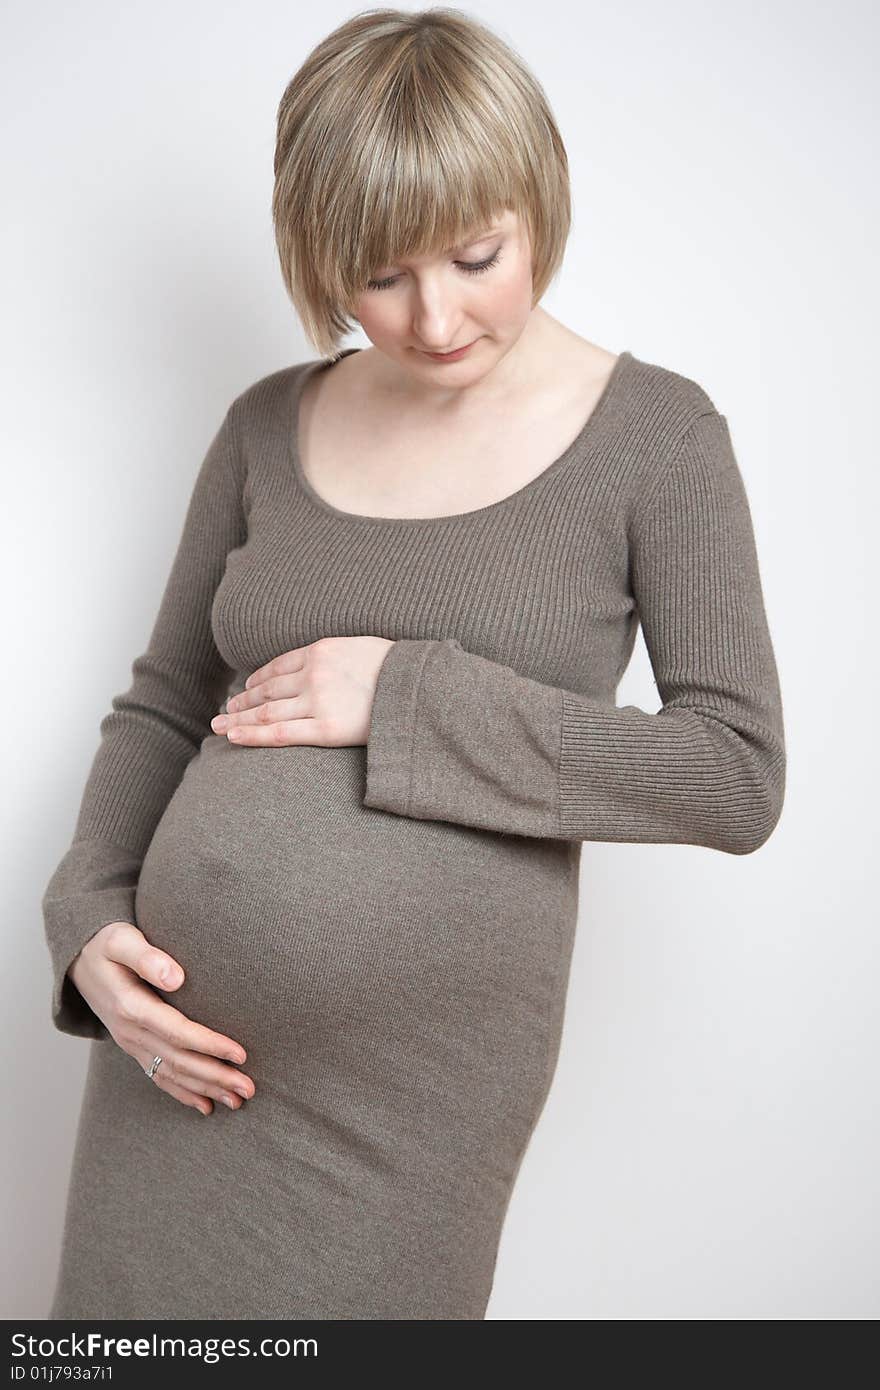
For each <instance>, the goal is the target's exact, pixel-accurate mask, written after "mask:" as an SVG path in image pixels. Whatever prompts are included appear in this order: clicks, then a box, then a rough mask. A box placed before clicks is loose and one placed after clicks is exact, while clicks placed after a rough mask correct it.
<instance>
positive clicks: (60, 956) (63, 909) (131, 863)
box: [42, 840, 141, 1039]
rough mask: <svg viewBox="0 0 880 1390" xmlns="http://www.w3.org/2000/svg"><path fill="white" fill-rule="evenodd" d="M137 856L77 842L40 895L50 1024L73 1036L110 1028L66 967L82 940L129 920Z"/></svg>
mask: <svg viewBox="0 0 880 1390" xmlns="http://www.w3.org/2000/svg"><path fill="white" fill-rule="evenodd" d="M140 863H141V861H140V858H139V857H138V856H136V855H133V854H131V852H130V851H129V850H126V849H124V848H122V847H121V846H118V845H111V844H109V843H108V842H106V841H100V840H78V841H75V842H74V844H73V845H72V846H71V847H70V849H69V850H68V852H67V854H66V855H65V856H64V858H63V859H62V861H61V863H60V864H59V866H58V868H57V869H56V871H55V873H54V874H53V876H52V879H51V880H50V882H49V885H48V887H47V888H46V891H45V893H44V895H43V900H42V909H43V922H44V931H45V936H46V941H47V944H48V947H49V954H50V957H51V963H52V1004H51V1014H52V1023H53V1024H54V1026H55V1028H57V1029H58V1031H59V1032H61V1033H68V1034H70V1035H71V1036H72V1037H79V1038H97V1039H104V1038H109V1037H110V1032H109V1030H108V1029H107V1028H106V1027H105V1025H104V1024H103V1022H102V1021H101V1019H99V1018H98V1015H97V1014H96V1013H95V1012H94V1010H93V1009H91V1008H90V1007H89V1005H88V1004H87V1003H86V1001H85V999H84V998H83V996H82V995H81V994H80V992H79V990H78V989H77V988H76V985H75V984H74V983H73V981H72V980H71V978H70V976H69V975H68V973H67V972H68V970H69V968H70V966H71V965H72V964H73V961H74V960H75V959H76V957H77V956H78V955H79V953H80V951H81V950H82V948H83V946H85V944H86V942H87V941H90V940H91V938H92V937H93V936H94V935H95V933H96V932H98V931H100V930H101V928H102V927H105V926H107V925H108V924H109V923H110V922H131V923H132V925H133V926H136V925H137V924H136V922H135V917H134V898H135V891H136V883H137V875H138V872H139V869H140Z"/></svg>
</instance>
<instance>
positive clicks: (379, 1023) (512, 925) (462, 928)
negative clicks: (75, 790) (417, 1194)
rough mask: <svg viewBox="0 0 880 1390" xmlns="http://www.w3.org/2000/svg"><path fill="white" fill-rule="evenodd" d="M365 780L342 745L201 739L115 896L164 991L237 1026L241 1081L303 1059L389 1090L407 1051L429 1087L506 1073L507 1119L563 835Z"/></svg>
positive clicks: (572, 869)
mask: <svg viewBox="0 0 880 1390" xmlns="http://www.w3.org/2000/svg"><path fill="white" fill-rule="evenodd" d="M365 777H366V749H365V748H364V747H362V746H361V747H350V748H323V747H317V746H312V745H306V746H302V747H294V748H242V747H237V748H236V747H235V746H233V745H232V744H230V743H228V742H227V740H225V739H221V738H218V737H217V736H215V735H211V736H209V737H208V738H207V739H206V740H205V741H204V742H203V744H202V747H201V750H200V752H199V753H198V755H197V756H196V757H195V758H194V759H193V760H192V762H191V763H190V764H189V765H188V766H187V768H186V771H185V773H184V776H183V779H182V781H181V783H180V785H179V786H178V788H177V790H176V792H175V794H174V796H173V797H172V799H171V801H170V802H169V804H168V807H167V808H166V811H165V814H164V816H163V817H162V819H161V821H160V823H159V825H158V826H157V828H156V831H155V834H154V836H153V839H152V841H151V844H150V847H149V849H148V852H147V855H146V857H145V860H144V864H143V867H142V870H141V874H140V880H139V884H138V891H137V898H136V904H135V908H136V914H137V920H138V924H139V926H140V927H141V930H142V931H143V932H144V934H145V935H146V937H147V939H148V940H149V941H150V942H151V943H152V944H154V945H156V946H159V947H161V948H162V949H164V950H167V951H168V952H170V954H171V955H173V956H174V957H175V958H176V959H177V960H178V961H179V962H180V964H181V965H182V966H183V968H184V970H185V971H186V981H185V984H184V985H183V987H182V988H181V989H179V990H175V991H173V992H171V993H169V994H168V995H166V996H165V997H166V998H167V999H168V1002H169V1003H172V1004H174V1005H175V1007H177V1008H179V1009H180V1010H181V1011H182V1012H184V1013H185V1014H187V1016H188V1017H190V1018H193V1019H195V1020H197V1021H198V1022H200V1023H204V1024H206V1025H208V1026H209V1027H212V1028H216V1029H217V1030H218V1031H220V1032H222V1033H224V1034H228V1035H229V1036H231V1037H233V1038H235V1039H236V1040H238V1041H240V1042H241V1043H242V1044H243V1045H244V1047H245V1048H246V1049H247V1050H248V1054H249V1056H248V1062H247V1064H246V1069H247V1070H248V1073H249V1074H250V1075H252V1076H253V1077H254V1080H255V1081H256V1083H257V1086H258V1088H259V1087H260V1084H261V1080H262V1081H265V1080H267V1079H268V1080H270V1081H271V1084H273V1085H277V1086H280V1087H283V1086H284V1085H285V1084H287V1082H286V1081H285V1077H289V1076H290V1075H291V1074H294V1073H295V1074H296V1075H297V1076H298V1077H299V1078H301V1079H302V1078H304V1077H307V1076H308V1075H309V1074H310V1069H311V1075H312V1079H313V1081H314V1084H315V1086H316V1088H317V1087H320V1089H321V1091H322V1093H323V1094H326V1087H327V1086H328V1085H329V1084H333V1082H334V1080H335V1082H336V1084H343V1085H348V1086H351V1084H352V1081H353V1077H355V1076H357V1075H362V1076H363V1077H364V1079H365V1080H369V1078H370V1077H375V1075H376V1070H375V1069H376V1067H380V1068H382V1075H383V1077H384V1078H385V1079H386V1081H387V1082H388V1084H392V1081H391V1070H392V1068H393V1070H394V1076H395V1077H396V1078H397V1080H396V1081H395V1082H394V1083H393V1084H395V1085H398V1086H399V1087H400V1088H403V1089H404V1090H405V1089H406V1087H407V1085H409V1084H411V1075H412V1073H411V1072H410V1070H409V1069H410V1067H412V1068H415V1069H419V1068H421V1069H422V1070H421V1073H420V1074H421V1075H422V1077H423V1082H422V1084H426V1083H425V1082H424V1077H425V1074H426V1073H425V1067H426V1066H427V1067H429V1074H430V1075H431V1076H433V1077H434V1078H435V1084H436V1085H437V1086H452V1085H459V1084H462V1083H463V1084H465V1085H467V1084H469V1081H473V1082H474V1083H475V1084H476V1083H477V1082H479V1084H480V1085H482V1086H485V1085H486V1084H488V1083H491V1081H492V1078H494V1083H495V1084H497V1085H498V1086H506V1087H509V1086H510V1085H511V1084H512V1083H514V1084H515V1083H516V1080H517V1077H518V1078H519V1084H520V1085H521V1087H522V1096H523V1104H524V1107H525V1109H524V1118H525V1115H526V1114H529V1115H530V1114H531V1113H532V1111H533V1106H534V1102H535V1099H536V1098H537V1096H538V1095H539V1093H540V1090H541V1086H542V1084H543V1080H544V1075H545V1065H546V1060H547V1046H548V1037H549V1033H548V1030H551V1031H552V1027H553V1018H552V1016H553V1011H554V1006H555V1000H556V999H557V987H558V986H559V984H560V971H561V970H564V968H565V967H566V966H567V963H568V956H569V951H570V947H571V933H572V931H573V924H574V918H575V915H576V896H577V865H576V862H574V861H573V857H572V853H571V847H570V846H569V845H567V844H566V843H565V842H564V841H551V840H546V841H538V840H533V839H527V838H525V837H520V836H511V835H500V834H494V833H490V832H486V831H484V830H480V829H476V828H471V827H467V826H460V825H454V824H452V823H451V822H447V821H422V820H416V819H411V818H409V817H405V816H397V815H394V814H392V813H390V812H389V813H386V812H384V811H381V810H378V809H376V808H372V807H366V806H364V805H363V795H364V788H365ZM557 1022H558V1019H557ZM550 1041H551V1043H552V1041H553V1039H552V1038H550ZM366 1057H369V1059H370V1065H369V1067H366V1066H364V1058H366ZM361 1067H363V1070H362V1071H361V1070H360V1068H361ZM340 1073H342V1075H340Z"/></svg>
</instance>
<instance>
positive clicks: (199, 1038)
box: [131, 990, 247, 1063]
mask: <svg viewBox="0 0 880 1390" xmlns="http://www.w3.org/2000/svg"><path fill="white" fill-rule="evenodd" d="M142 995H143V997H141V995H139V996H138V999H137V1002H136V1004H135V1005H134V1014H133V1017H132V1018H131V1022H132V1023H133V1024H134V1025H135V1027H137V1028H142V1029H144V1031H145V1032H148V1033H154V1034H156V1036H157V1037H160V1038H163V1039H164V1040H165V1046H166V1049H167V1048H168V1047H169V1046H170V1047H171V1048H174V1049H176V1050H177V1051H178V1052H203V1053H205V1054H206V1055H207V1056H209V1057H222V1058H223V1060H224V1061H226V1062H234V1063H242V1062H245V1061H246V1060H247V1053H246V1051H245V1049H244V1048H243V1047H242V1046H241V1045H240V1044H239V1043H237V1042H233V1040H232V1038H227V1037H226V1036H225V1035H224V1034H223V1033H215V1031H214V1029H213V1028H206V1027H205V1026H204V1024H202V1023H196V1022H195V1020H194V1019H191V1018H187V1016H186V1014H183V1013H181V1012H180V1010H179V1009H175V1008H174V1006H173V1004H166V1003H165V1001H164V999H162V998H161V996H160V995H158V994H151V993H150V992H149V991H147V990H144V991H142Z"/></svg>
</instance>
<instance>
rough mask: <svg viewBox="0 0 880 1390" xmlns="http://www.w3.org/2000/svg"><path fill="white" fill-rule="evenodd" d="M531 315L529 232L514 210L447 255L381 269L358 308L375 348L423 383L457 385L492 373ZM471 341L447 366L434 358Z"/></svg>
mask: <svg viewBox="0 0 880 1390" xmlns="http://www.w3.org/2000/svg"><path fill="white" fill-rule="evenodd" d="M469 267H470V268H469ZM531 311H532V256H531V246H530V244H529V237H528V231H527V228H526V226H525V224H524V223H522V222H521V221H520V219H519V218H518V217H517V216H516V214H515V213H513V212H511V211H509V210H508V211H506V212H504V213H503V214H502V215H501V216H500V217H498V218H497V219H496V220H495V221H494V222H493V223H492V224H491V225H490V226H489V227H486V228H476V229H475V235H474V236H473V237H472V238H471V239H470V240H468V241H466V242H464V243H462V245H460V246H457V247H455V248H454V249H452V250H450V251H448V252H447V253H446V254H445V255H439V256H421V257H416V258H413V259H402V260H399V261H395V262H394V263H393V264H389V265H383V266H377V267H376V269H375V271H374V273H373V276H372V278H371V280H370V282H369V284H368V286H367V288H366V289H365V290H363V292H362V293H361V294H360V296H359V297H358V299H357V300H356V303H355V315H356V317H357V319H358V322H359V323H360V325H361V327H362V328H363V330H364V332H365V333H366V335H367V337H368V338H369V339H370V341H371V342H372V343H373V344H374V346H375V347H377V348H378V349H379V350H380V351H381V352H384V353H385V354H386V355H387V356H388V357H390V358H392V359H393V360H394V361H395V362H397V363H399V364H400V366H401V367H402V368H403V369H404V370H405V371H407V372H408V373H410V374H412V375H414V376H415V377H417V378H418V379H419V380H420V381H422V382H425V383H426V384H435V385H438V386H442V385H449V386H455V387H460V386H465V385H468V384H469V383H472V382H474V381H476V380H478V379H479V378H480V377H482V376H484V375H485V373H486V372H488V371H491V369H492V367H493V366H494V365H495V363H496V362H497V361H499V360H500V358H502V357H504V356H505V354H506V353H507V352H509V351H510V349H511V347H512V346H513V344H514V343H515V342H516V340H517V338H518V337H519V336H520V334H521V333H522V331H523V329H524V328H525V326H526V323H527V322H528V318H529V315H530V313H531ZM468 344H472V346H471V347H470V349H469V351H467V352H466V353H464V355H463V356H462V357H458V358H453V359H450V360H449V361H445V362H444V361H438V360H437V359H436V358H434V357H431V356H429V355H428V354H429V353H432V352H436V353H445V352H449V351H450V350H455V349H458V348H462V347H465V346H466V345H468Z"/></svg>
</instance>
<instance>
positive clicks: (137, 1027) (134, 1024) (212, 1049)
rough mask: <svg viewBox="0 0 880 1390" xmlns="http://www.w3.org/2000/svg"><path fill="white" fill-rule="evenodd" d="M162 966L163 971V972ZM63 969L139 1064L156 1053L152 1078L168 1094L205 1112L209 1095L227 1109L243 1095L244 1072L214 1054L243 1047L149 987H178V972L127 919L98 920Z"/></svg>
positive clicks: (232, 1054) (250, 1088)
mask: <svg viewBox="0 0 880 1390" xmlns="http://www.w3.org/2000/svg"><path fill="white" fill-rule="evenodd" d="M165 970H170V971H171V976H170V977H169V978H167V979H166V978H163V973H162V972H164V971H165ZM67 973H68V975H69V976H70V978H71V980H72V981H73V983H74V984H75V985H76V988H77V989H78V990H79V992H80V994H81V995H82V997H83V998H84V999H85V1001H86V1003H87V1004H88V1005H89V1007H90V1008H91V1009H92V1010H94V1012H95V1013H96V1014H97V1015H98V1018H99V1019H100V1020H101V1022H102V1023H103V1024H104V1026H105V1028H107V1030H108V1032H109V1033H110V1036H111V1037H112V1038H113V1041H114V1042H115V1043H117V1044H118V1046H119V1047H121V1048H122V1050H123V1051H124V1052H127V1053H128V1054H129V1055H130V1056H131V1057H134V1059H135V1061H136V1062H137V1063H138V1064H139V1066H141V1067H142V1068H143V1070H144V1071H145V1072H146V1071H148V1070H149V1068H150V1066H151V1065H152V1062H153V1058H154V1057H161V1058H162V1065H161V1066H160V1067H159V1068H158V1069H157V1070H156V1071H155V1072H154V1074H153V1077H152V1080H153V1081H154V1082H155V1083H156V1085H157V1086H159V1087H160V1089H161V1090H163V1091H167V1092H168V1094H169V1095H170V1096H173V1097H174V1098H175V1100H179V1101H181V1102H182V1103H183V1104H184V1105H191V1106H193V1107H194V1108H195V1109H196V1110H199V1111H201V1113H202V1114H203V1115H210V1114H211V1113H212V1111H213V1109H214V1107H213V1105H212V1103H211V1098H213V1099H215V1100H221V1101H224V1102H225V1103H226V1104H227V1105H229V1107H230V1109H232V1110H238V1109H239V1108H240V1106H241V1104H242V1101H243V1100H250V1099H251V1097H252V1096H253V1094H254V1090H255V1087H254V1083H253V1081H252V1080H251V1079H250V1077H249V1076H245V1074H244V1073H243V1072H241V1071H239V1070H238V1069H237V1067H232V1066H224V1065H223V1062H222V1061H218V1060H216V1059H217V1058H222V1059H225V1060H227V1061H230V1062H244V1061H245V1059H246V1057H247V1053H246V1052H245V1050H244V1048H243V1047H241V1046H240V1045H239V1044H238V1043H236V1042H233V1040H232V1038H227V1037H224V1035H223V1034H222V1033H215V1032H214V1031H213V1029H211V1028H205V1027H204V1026H203V1025H202V1024H201V1023H194V1022H193V1021H192V1019H190V1018H187V1016H186V1014H183V1013H181V1012H180V1010H179V1009H175V1008H174V1007H173V1006H172V1005H171V1004H166V1002H165V1001H164V999H161V998H160V997H159V995H158V994H157V993H156V991H155V989H152V988H150V986H151V985H155V986H156V988H157V989H161V990H165V991H168V990H174V989H179V988H180V986H181V985H182V984H183V980H184V973H183V969H182V967H181V966H180V964H179V963H178V962H177V961H176V960H175V959H174V957H173V956H169V955H168V954H167V952H166V951H160V950H159V949H158V947H155V946H151V945H150V943H149V941H147V938H146V937H145V936H144V934H143V932H142V931H141V929H140V927H136V926H134V925H133V924H132V923H131V922H109V923H108V924H107V925H106V926H104V927H101V929H100V930H99V931H97V932H95V934H94V936H92V937H90V938H89V940H88V941H87V942H86V944H85V946H83V948H82V950H81V951H80V953H79V955H78V956H76V958H75V959H74V961H73V963H72V964H71V966H70V967H69V969H68V972H67ZM144 980H146V981H147V983H146V984H144V983H142V981H144Z"/></svg>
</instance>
